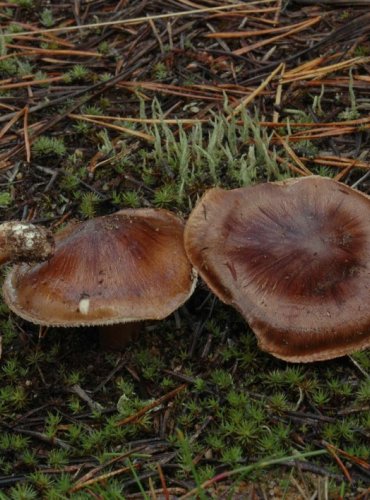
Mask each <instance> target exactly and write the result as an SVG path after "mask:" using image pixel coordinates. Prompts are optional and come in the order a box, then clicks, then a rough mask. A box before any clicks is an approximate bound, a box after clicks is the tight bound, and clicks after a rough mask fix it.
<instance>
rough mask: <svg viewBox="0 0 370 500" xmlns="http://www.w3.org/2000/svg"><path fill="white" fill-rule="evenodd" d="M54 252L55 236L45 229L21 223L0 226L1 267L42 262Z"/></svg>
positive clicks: (8, 223) (4, 223) (13, 222)
mask: <svg viewBox="0 0 370 500" xmlns="http://www.w3.org/2000/svg"><path fill="white" fill-rule="evenodd" d="M53 251H54V240H53V236H52V235H51V233H50V231H48V230H47V229H45V228H44V227H42V226H36V225H35V224H31V223H29V222H19V221H8V222H3V223H2V224H0V265H2V264H7V263H8V262H11V261H12V262H16V261H18V262H30V261H33V262H38V261H42V260H45V259H47V258H48V257H50V255H51V254H52V253H53Z"/></svg>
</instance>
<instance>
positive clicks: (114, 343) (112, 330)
mask: <svg viewBox="0 0 370 500" xmlns="http://www.w3.org/2000/svg"><path fill="white" fill-rule="evenodd" d="M142 325H143V322H142V321H133V322H132V323H118V324H115V325H103V326H100V327H99V342H100V345H101V347H102V348H103V349H105V350H108V351H122V350H123V349H125V347H127V345H128V344H129V343H130V342H132V341H134V340H136V338H137V337H138V335H139V333H140V330H141V328H142Z"/></svg>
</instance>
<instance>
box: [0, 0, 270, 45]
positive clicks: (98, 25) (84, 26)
mask: <svg viewBox="0 0 370 500" xmlns="http://www.w3.org/2000/svg"><path fill="white" fill-rule="evenodd" d="M274 1H275V0H263V2H262V1H259V0H257V1H255V2H250V3H248V6H249V5H258V4H260V3H270V2H274ZM239 7H245V3H244V2H243V3H236V4H230V5H221V6H219V7H207V8H204V9H192V10H185V11H182V12H168V13H167V14H156V15H153V16H146V17H136V18H133V19H119V20H116V21H105V22H101V23H89V24H81V25H79V26H61V27H59V28H49V29H47V30H45V29H44V30H34V31H22V32H21V33H14V34H13V33H12V37H13V38H16V37H19V36H25V35H36V34H47V33H56V32H61V31H64V32H68V31H78V30H83V29H90V28H101V27H103V26H117V25H118V26H119V25H126V26H132V25H135V24H141V23H146V22H149V20H150V19H152V20H155V19H167V18H169V17H183V16H192V15H195V14H204V13H207V12H218V11H222V10H228V9H236V8H239ZM5 36H7V35H3V34H1V35H0V38H5Z"/></svg>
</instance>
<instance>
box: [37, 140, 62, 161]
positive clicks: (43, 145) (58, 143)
mask: <svg viewBox="0 0 370 500" xmlns="http://www.w3.org/2000/svg"><path fill="white" fill-rule="evenodd" d="M32 152H33V154H34V155H35V156H37V157H42V156H57V157H61V156H64V155H65V154H66V147H65V145H64V141H63V139H62V138H57V137H48V136H46V135H41V136H40V137H37V138H36V139H35V140H34V142H33V144H32Z"/></svg>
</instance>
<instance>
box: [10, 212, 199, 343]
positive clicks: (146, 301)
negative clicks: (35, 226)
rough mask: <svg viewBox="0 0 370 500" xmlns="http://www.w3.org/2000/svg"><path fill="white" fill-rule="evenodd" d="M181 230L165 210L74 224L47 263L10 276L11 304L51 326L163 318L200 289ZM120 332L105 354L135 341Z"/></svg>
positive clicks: (122, 329)
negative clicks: (195, 289)
mask: <svg viewBox="0 0 370 500" xmlns="http://www.w3.org/2000/svg"><path fill="white" fill-rule="evenodd" d="M183 230H184V225H183V222H182V221H181V220H180V219H179V218H178V217H177V216H175V215H174V214H172V213H171V212H169V211H167V210H161V209H136V210H133V209H128V210H121V211H119V212H116V213H115V214H112V215H108V216H103V217H97V218H95V219H91V220H89V221H86V222H82V223H76V224H70V225H68V226H67V227H66V228H65V229H64V230H62V231H61V232H60V233H58V234H56V236H55V240H56V249H55V253H54V256H53V257H52V258H51V259H50V260H49V261H47V262H44V263H41V264H37V265H27V264H22V265H17V266H15V267H14V268H13V269H12V270H11V271H10V273H9V275H8V276H7V278H6V280H5V283H4V287H3V293H4V298H5V302H6V303H7V304H8V306H9V307H10V309H12V310H13V311H14V312H15V313H16V314H18V315H19V316H21V317H22V318H24V319H26V320H28V321H31V322H33V323H36V324H41V325H49V326H62V327H69V326H93V325H115V324H118V323H120V324H123V323H136V322H139V321H143V320H147V319H162V318H165V317H166V316H168V315H169V314H170V313H172V312H173V311H174V310H175V309H177V308H178V307H179V306H180V305H182V304H183V303H184V302H185V301H186V299H187V298H188V297H189V296H190V295H191V293H192V292H193V289H194V287H195V282H196V279H195V274H194V272H193V270H192V266H191V264H190V262H189V260H188V259H187V256H186V253H185V250H184V245H183ZM131 326H132V325H131ZM118 330H119V331H117V328H116V329H115V331H114V332H113V333H111V335H110V339H109V338H106V339H105V340H104V342H105V344H106V346H107V347H113V348H115V347H118V346H123V345H124V344H125V342H127V340H128V339H129V338H130V335H131V332H132V328H130V327H129V328H125V326H124V325H119V328H118ZM108 336H109V332H108ZM112 342H113V343H114V344H115V345H112Z"/></svg>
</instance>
